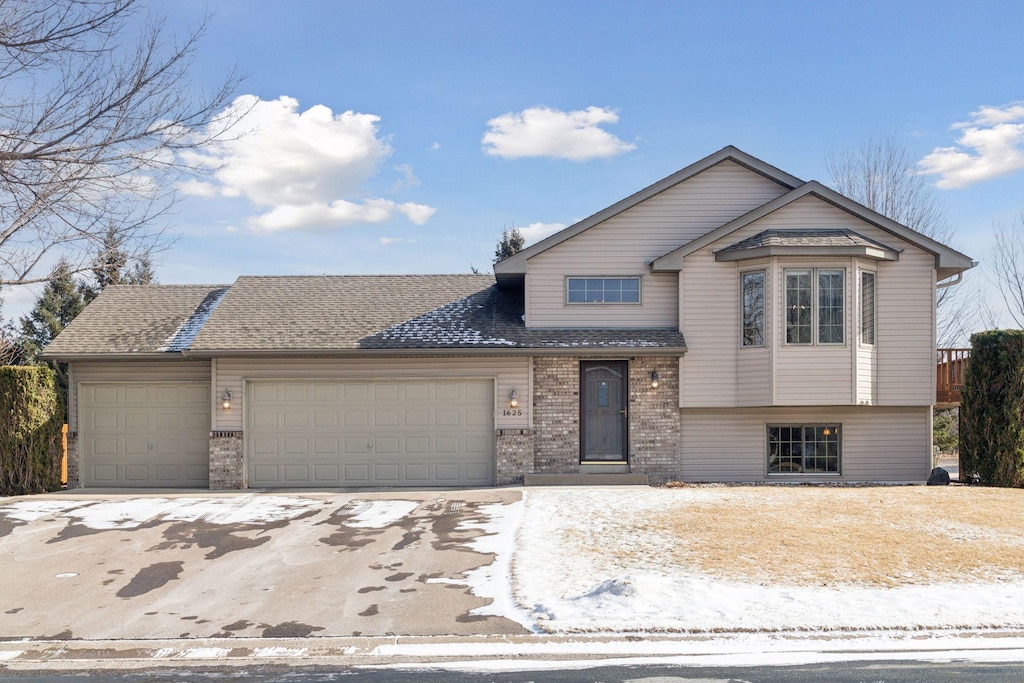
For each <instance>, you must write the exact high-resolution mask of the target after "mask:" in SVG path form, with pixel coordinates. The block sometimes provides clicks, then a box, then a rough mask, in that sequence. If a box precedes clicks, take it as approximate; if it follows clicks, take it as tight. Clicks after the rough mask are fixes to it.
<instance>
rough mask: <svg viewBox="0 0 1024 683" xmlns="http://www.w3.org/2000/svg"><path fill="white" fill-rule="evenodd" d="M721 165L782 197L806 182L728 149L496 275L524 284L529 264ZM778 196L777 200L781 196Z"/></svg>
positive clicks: (508, 263)
mask: <svg viewBox="0 0 1024 683" xmlns="http://www.w3.org/2000/svg"><path fill="white" fill-rule="evenodd" d="M720 164H730V165H731V166H733V167H738V168H741V169H743V170H744V171H745V173H742V174H739V175H741V176H743V177H746V178H753V177H758V178H760V179H761V180H764V181H767V182H768V183H769V184H770V186H773V187H777V188H778V193H777V194H782V193H784V192H785V191H787V190H791V189H792V188H794V187H797V186H798V185H800V184H802V182H803V181H801V180H800V179H799V178H795V177H794V176H791V175H789V174H788V173H785V172H784V171H781V170H780V169H777V168H775V167H774V166H771V165H770V164H766V163H765V162H763V161H761V160H760V159H757V158H755V157H752V156H750V155H749V154H746V153H745V152H743V151H741V150H739V149H736V148H735V147H731V146H730V147H725V148H723V149H720V150H719V151H717V152H715V153H714V154H711V155H709V156H707V157H705V158H703V159H701V160H700V161H697V162H695V163H693V164H690V165H689V166H687V167H686V168H684V169H682V170H680V171H677V172H676V173H673V174H672V175H670V176H668V177H667V178H663V179H662V180H659V181H658V182H656V183H654V184H652V185H649V186H648V187H646V188H644V189H642V190H640V191H639V192H636V193H635V194H633V195H630V196H629V197H626V198H625V199H623V200H621V201H619V202H616V203H615V204H612V205H611V206H609V207H607V208H605V209H602V210H601V211H599V212H597V213H595V214H594V215H592V216H590V217H588V218H585V219H583V220H582V221H579V222H578V223H575V224H573V225H571V226H569V227H568V228H565V229H564V230H561V231H559V232H557V233H555V234H554V235H551V236H550V237H548V238H547V239H544V240H541V241H540V242H538V243H537V244H534V245H531V246H530V247H527V248H526V249H523V250H522V251H520V252H519V253H517V254H515V255H513V256H511V257H509V258H507V259H505V260H503V261H500V262H498V263H496V264H494V275H495V278H496V279H497V281H498V285H499V286H503V287H504V286H509V285H516V284H521V283H522V281H523V279H524V276H525V274H526V269H527V261H528V260H530V259H532V258H533V257H535V256H537V255H539V254H542V253H544V252H546V251H548V250H550V249H553V248H554V247H557V246H559V245H561V244H563V243H564V242H566V241H568V240H572V239H574V238H576V237H577V236H579V235H581V234H583V233H585V232H587V231H589V230H591V229H592V228H594V227H595V226H598V225H601V224H603V223H605V222H606V221H609V220H611V219H613V218H616V217H618V216H620V215H621V214H623V213H625V212H627V211H630V210H631V209H633V208H634V207H638V206H640V205H646V204H647V203H648V202H650V201H651V200H652V199H654V198H656V197H659V196H660V195H662V194H663V193H666V192H667V191H669V190H671V189H673V188H676V187H677V186H679V185H681V184H683V183H686V182H687V181H690V180H691V179H695V178H698V177H699V176H701V175H703V174H705V173H707V172H708V171H709V170H711V169H714V168H715V167H716V166H719V165H720ZM705 180H706V178H705ZM726 194H727V195H728V191H726ZM777 194H776V195H773V196H777ZM708 199H709V200H711V201H712V202H714V201H715V200H714V197H711V196H709V197H708ZM658 203H659V202H655V205H657V204H658ZM734 215H738V214H734ZM726 220H727V219H726ZM677 244H678V243H677Z"/></svg>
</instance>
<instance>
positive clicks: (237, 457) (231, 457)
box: [210, 432, 245, 491]
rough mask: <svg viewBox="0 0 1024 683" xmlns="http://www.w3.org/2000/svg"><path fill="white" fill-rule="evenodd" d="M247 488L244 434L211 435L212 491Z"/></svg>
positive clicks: (225, 433)
mask: <svg viewBox="0 0 1024 683" xmlns="http://www.w3.org/2000/svg"><path fill="white" fill-rule="evenodd" d="M243 488H245V468H244V464H243V462H242V432H211V433H210V490H211V491H224V490H233V489H243Z"/></svg>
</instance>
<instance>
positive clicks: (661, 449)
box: [499, 356, 680, 483]
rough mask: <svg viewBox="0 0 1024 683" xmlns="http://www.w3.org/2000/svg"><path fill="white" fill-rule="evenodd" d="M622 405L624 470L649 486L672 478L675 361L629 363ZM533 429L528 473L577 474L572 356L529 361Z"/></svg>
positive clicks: (675, 465)
mask: <svg viewBox="0 0 1024 683" xmlns="http://www.w3.org/2000/svg"><path fill="white" fill-rule="evenodd" d="M654 371H657V372H658V386H657V388H654V387H652V386H651V373H652V372H654ZM628 400H629V465H630V471H631V472H640V473H643V474H647V475H648V476H650V478H651V481H654V482H664V481H668V480H671V479H676V478H678V477H679V476H680V472H679V444H680V423H679V420H680V413H679V360H678V358H676V357H674V356H672V357H646V356H645V357H638V358H634V359H632V360H630V361H629V386H628ZM533 427H534V435H533V448H534V462H533V465H534V467H533V470H532V471H533V472H536V473H539V474H571V473H575V472H578V471H579V461H580V359H579V358H578V357H575V356H547V357H544V356H537V357H534V359H533ZM499 458H500V456H499ZM499 471H500V465H499ZM499 483H500V481H499Z"/></svg>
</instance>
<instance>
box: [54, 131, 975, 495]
mask: <svg viewBox="0 0 1024 683" xmlns="http://www.w3.org/2000/svg"><path fill="white" fill-rule="evenodd" d="M973 265H975V264H974V263H973V262H972V261H971V259H970V258H968V257H967V256H964V255H963V254H961V253H958V252H957V251H954V250H953V249H950V248H949V247H947V246H944V245H942V244H939V243H937V242H935V241H934V240H932V239H930V238H928V237H926V236H924V235H921V234H918V233H916V232H914V231H912V230H910V229H909V228H907V227H905V226H903V225H900V224H898V223H895V222H893V221H891V220H889V219H887V218H885V217H883V216H881V215H879V214H877V213H875V212H873V211H871V210H869V209H866V208H865V207H863V206H861V205H859V204H857V203H856V202H854V201H851V200H850V199H848V198H846V197H843V196H841V195H839V194H837V193H836V192H834V191H832V190H830V189H829V188H827V187H825V186H823V185H821V184H819V183H816V182H804V181H801V180H799V179H797V178H795V177H794V176H792V175H789V174H788V173H785V172H784V171H781V170H779V169H777V168H775V167H773V166H771V165H769V164H766V163H765V162H763V161H760V160H759V159H756V158H754V157H752V156H750V155H748V154H746V153H744V152H742V151H740V150H738V149H736V148H734V147H726V148H724V149H722V150H720V151H718V152H716V153H714V154H712V155H711V156H708V157H706V158H704V159H702V160H700V161H698V162H696V163H694V164H692V165H690V166H688V167H686V168H684V169H682V170H681V171H679V172H677V173H675V174H673V175H671V176H669V177H667V178H665V179H663V180H661V181H659V182H657V183H655V184H653V185H651V186H650V187H647V188H645V189H643V190H641V191H639V192H638V193H636V194H634V195H632V196H631V197H628V198H626V199H623V200H622V201H620V202H618V203H616V204H613V205H612V206H609V207H608V208H606V209H604V210H602V211H600V212H598V213H596V214H594V215H593V216H591V217H589V218H587V219H585V220H582V221H580V222H579V223H577V224H575V225H573V226H570V227H568V228H566V229H564V230H562V231H561V232H559V233H557V234H555V235H553V236H551V237H549V238H547V239H545V240H543V241H541V242H539V243H537V244H535V245H533V246H531V247H529V248H527V249H524V250H523V251H521V252H519V253H518V254H515V255H514V256H512V257H510V258H508V259H506V260H504V261H501V262H499V263H497V264H495V267H494V271H495V272H494V275H493V276H490V275H407V276H388V275H382V276H363V275H354V276H313V277H240V278H238V279H237V280H236V281H235V282H234V283H233V284H230V285H205V286H200V285H194V286H193V285H189V286H175V285H168V286H164V285H158V286H157V285H155V286H129V287H108V288H107V289H106V290H105V291H104V292H103V293H102V294H101V295H100V296H99V297H98V298H97V299H96V300H95V301H94V302H93V303H92V304H90V305H89V306H88V307H87V308H86V310H85V311H84V312H83V313H82V314H81V315H80V316H79V317H78V318H77V319H76V320H75V321H74V322H73V323H72V324H71V325H69V326H68V328H67V329H66V330H65V331H64V332H63V333H62V334H60V335H59V336H58V337H57V339H56V340H55V341H54V342H53V343H52V344H51V346H50V347H48V348H47V350H46V354H45V355H46V357H48V358H51V359H57V360H62V361H66V362H68V363H69V377H70V383H71V390H70V400H69V406H68V421H69V425H70V426H69V438H68V451H69V476H70V478H71V482H72V485H73V486H86V487H90V486H103V487H106V486H130V487H141V486H183V487H194V486H200V487H203V486H209V487H210V488H211V489H234V488H246V487H250V488H265V487H334V486H470V485H485V486H486V485H494V484H497V485H504V484H515V483H520V482H522V481H523V477H524V475H526V474H545V473H595V474H599V473H605V472H624V471H629V472H636V473H642V474H646V475H648V476H649V477H650V479H651V480H653V481H665V480H672V479H677V480H685V481H746V482H763V481H892V482H919V481H923V480H924V479H925V478H926V477H927V475H928V471H929V467H930V454H931V416H932V405H933V404H934V402H935V363H934V358H935V304H934V302H935V293H936V288H937V287H943V286H947V285H949V284H953V283H955V282H957V281H959V278H960V276H961V275H962V273H963V272H964V271H965V270H967V269H969V268H971V267H972V266H973Z"/></svg>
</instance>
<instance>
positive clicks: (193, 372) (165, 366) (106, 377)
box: [68, 360, 210, 432]
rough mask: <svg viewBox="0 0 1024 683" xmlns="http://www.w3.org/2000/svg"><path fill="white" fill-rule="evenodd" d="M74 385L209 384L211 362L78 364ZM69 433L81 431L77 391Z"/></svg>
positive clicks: (72, 400)
mask: <svg viewBox="0 0 1024 683" xmlns="http://www.w3.org/2000/svg"><path fill="white" fill-rule="evenodd" d="M70 366H71V372H72V373H73V378H72V379H71V386H73V387H76V386H77V385H78V383H79V382H204V383H205V382H209V381H210V361H204V360H195V361H181V360H178V361H170V360H167V361H159V360H154V361H76V362H74V363H71V364H70ZM68 394H69V395H68V431H71V432H77V431H78V392H77V391H70V392H68Z"/></svg>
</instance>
